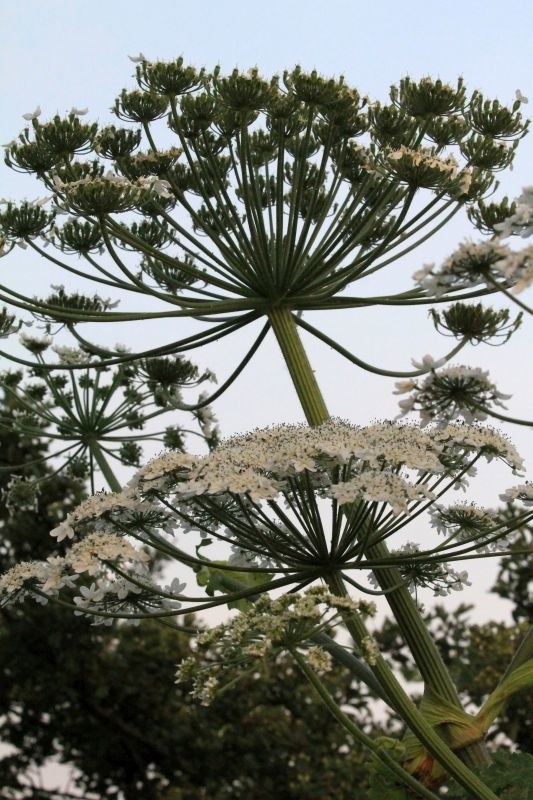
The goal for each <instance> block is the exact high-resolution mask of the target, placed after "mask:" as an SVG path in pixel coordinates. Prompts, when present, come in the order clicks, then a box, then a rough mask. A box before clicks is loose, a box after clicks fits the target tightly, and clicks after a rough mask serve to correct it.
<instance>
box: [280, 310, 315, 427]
mask: <svg viewBox="0 0 533 800" xmlns="http://www.w3.org/2000/svg"><path fill="white" fill-rule="evenodd" d="M268 318H269V320H270V324H271V325H272V330H273V331H274V333H275V335H276V339H277V340H278V344H279V346H280V348H281V352H282V353H283V358H284V359H285V363H286V365H287V369H288V370H289V374H290V376H291V378H292V382H293V384H294V388H295V389H296V393H297V395H298V398H299V400H300V403H301V404H302V408H303V410H304V413H305V416H306V419H307V421H308V423H309V425H313V426H314V425H321V424H322V423H323V422H326V420H328V419H329V412H328V409H327V407H326V403H325V402H324V398H323V397H322V392H321V391H320V387H319V386H318V383H317V381H316V378H315V373H314V372H313V369H312V367H311V364H310V362H309V359H308V358H307V353H306V352H305V350H304V346H303V344H302V340H301V339H300V335H299V333H298V329H297V327H296V324H295V322H294V319H293V317H292V313H291V311H290V309H288V308H274V309H272V310H271V311H269V314H268Z"/></svg>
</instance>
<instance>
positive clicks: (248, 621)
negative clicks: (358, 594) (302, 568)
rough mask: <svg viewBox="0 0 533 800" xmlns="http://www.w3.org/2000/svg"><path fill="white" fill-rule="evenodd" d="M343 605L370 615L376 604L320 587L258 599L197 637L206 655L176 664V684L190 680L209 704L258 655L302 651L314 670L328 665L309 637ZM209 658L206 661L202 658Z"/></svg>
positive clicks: (327, 657)
mask: <svg viewBox="0 0 533 800" xmlns="http://www.w3.org/2000/svg"><path fill="white" fill-rule="evenodd" d="M345 610H351V611H357V612H358V613H360V614H362V615H364V616H373V615H374V614H375V613H376V607H375V605H374V604H373V603H369V602H366V601H364V600H354V599H352V598H350V597H337V596H336V595H333V594H332V593H331V592H329V591H327V590H326V589H324V588H321V587H313V588H311V589H309V590H307V591H306V592H304V593H303V594H287V595H284V596H282V597H280V598H277V599H275V600H272V599H270V598H268V597H262V598H260V599H259V600H258V601H257V602H256V603H255V604H254V606H253V607H252V608H250V609H249V610H248V611H245V612H243V613H241V614H239V616H237V617H234V618H233V619H231V620H230V621H229V622H227V623H224V624H222V625H218V626H216V627H215V628H212V629H210V630H208V631H206V632H204V633H201V634H199V635H198V636H197V638H196V642H197V646H198V650H199V651H201V652H203V653H208V654H209V658H208V659H205V658H202V660H201V661H200V659H197V658H194V657H191V658H187V659H185V660H184V661H182V663H181V664H180V665H179V667H178V670H177V672H176V683H188V682H190V681H192V683H193V688H192V696H193V697H195V698H196V699H198V700H200V702H201V703H202V705H208V704H209V703H210V702H211V701H212V700H213V698H214V697H215V696H216V693H217V691H219V690H221V689H222V688H223V687H224V686H225V685H227V684H229V683H230V682H231V683H234V682H235V681H236V680H238V679H239V677H242V676H244V675H245V674H248V673H249V672H250V670H251V669H253V670H256V669H257V666H258V664H257V662H258V660H261V661H264V660H265V659H270V660H274V661H275V660H276V658H278V657H279V656H280V655H281V654H282V653H284V652H291V651H298V652H301V653H302V654H303V655H304V657H305V658H306V660H307V661H308V663H309V665H310V666H311V667H312V668H313V669H314V670H316V671H317V672H318V673H325V672H328V671H329V670H330V669H331V667H332V659H331V656H330V654H329V653H328V652H327V651H326V650H324V648H323V647H320V646H317V645H313V644H310V639H311V638H312V637H313V635H315V634H316V633H319V632H320V631H321V630H323V629H324V628H326V627H328V628H330V627H331V626H333V625H334V624H336V623H337V622H338V621H339V619H340V613H342V611H345ZM206 660H207V661H210V663H209V664H208V666H204V665H205V662H206Z"/></svg>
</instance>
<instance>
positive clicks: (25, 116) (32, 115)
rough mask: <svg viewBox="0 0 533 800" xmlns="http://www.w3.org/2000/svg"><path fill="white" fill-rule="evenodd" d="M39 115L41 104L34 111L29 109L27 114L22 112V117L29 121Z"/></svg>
mask: <svg viewBox="0 0 533 800" xmlns="http://www.w3.org/2000/svg"><path fill="white" fill-rule="evenodd" d="M40 115H41V106H37V108H36V109H35V111H30V112H29V113H28V114H23V115H22V119H25V120H27V121H28V122H31V120H32V119H37V117H39V116H40Z"/></svg>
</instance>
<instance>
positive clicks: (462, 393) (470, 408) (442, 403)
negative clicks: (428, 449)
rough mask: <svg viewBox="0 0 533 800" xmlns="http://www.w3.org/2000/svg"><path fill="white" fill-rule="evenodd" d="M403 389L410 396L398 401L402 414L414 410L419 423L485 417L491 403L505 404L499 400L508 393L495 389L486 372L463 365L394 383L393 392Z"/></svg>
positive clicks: (472, 420)
mask: <svg viewBox="0 0 533 800" xmlns="http://www.w3.org/2000/svg"><path fill="white" fill-rule="evenodd" d="M406 393H409V397H407V398H406V399H405V400H400V402H399V406H400V409H401V415H402V416H403V415H405V414H408V413H409V412H411V411H417V412H418V413H419V414H420V424H421V425H422V426H425V425H427V424H428V423H430V422H436V423H438V424H439V425H441V426H445V425H446V424H447V423H448V422H449V421H451V420H454V419H457V418H461V417H462V418H463V419H464V420H465V421H466V422H468V423H472V422H474V421H475V420H485V419H487V414H490V407H491V406H492V405H496V406H499V407H500V408H506V406H505V405H504V404H503V403H502V400H508V399H509V397H511V395H507V394H503V392H500V391H499V390H498V389H497V387H496V385H495V384H494V383H493V382H492V381H491V380H490V378H489V373H488V372H486V371H484V370H482V369H480V368H479V367H466V366H454V367H443V368H441V369H439V370H432V371H431V372H430V373H429V375H427V376H426V377H424V378H423V379H418V380H416V379H411V380H408V381H400V382H398V383H396V391H395V394H406Z"/></svg>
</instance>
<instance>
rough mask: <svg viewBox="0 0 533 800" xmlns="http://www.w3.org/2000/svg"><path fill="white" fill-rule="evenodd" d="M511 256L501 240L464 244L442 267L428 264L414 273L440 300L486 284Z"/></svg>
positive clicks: (419, 281)
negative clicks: (490, 275)
mask: <svg viewBox="0 0 533 800" xmlns="http://www.w3.org/2000/svg"><path fill="white" fill-rule="evenodd" d="M509 256H512V251H511V250H510V249H509V247H507V245H502V244H500V242H499V241H498V240H497V239H495V240H493V241H490V242H481V243H479V244H475V243H474V242H464V243H463V244H461V245H460V246H459V247H458V248H457V250H455V251H454V252H453V253H452V254H451V255H450V256H448V258H447V259H445V260H444V261H443V262H442V264H441V266H440V268H435V264H425V265H424V266H423V267H422V269H420V270H418V271H417V272H415V273H414V275H413V280H414V281H415V282H416V283H417V284H418V285H419V286H421V287H422V288H423V289H425V290H426V291H427V292H428V293H429V294H432V295H435V297H440V296H441V295H443V294H446V293H447V292H449V291H452V290H455V289H467V288H470V287H473V286H478V285H479V284H480V283H484V282H485V275H487V274H488V273H490V272H491V270H493V269H494V268H495V267H496V265H497V264H498V262H501V261H503V260H504V259H506V258H508V257H509Z"/></svg>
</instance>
